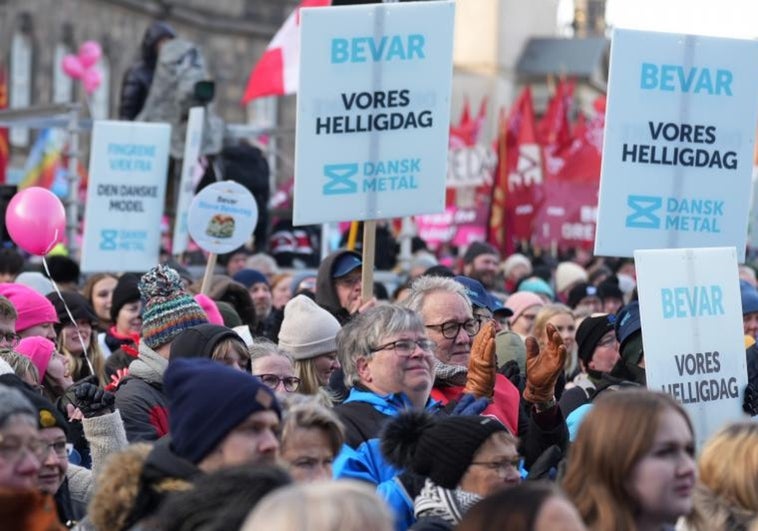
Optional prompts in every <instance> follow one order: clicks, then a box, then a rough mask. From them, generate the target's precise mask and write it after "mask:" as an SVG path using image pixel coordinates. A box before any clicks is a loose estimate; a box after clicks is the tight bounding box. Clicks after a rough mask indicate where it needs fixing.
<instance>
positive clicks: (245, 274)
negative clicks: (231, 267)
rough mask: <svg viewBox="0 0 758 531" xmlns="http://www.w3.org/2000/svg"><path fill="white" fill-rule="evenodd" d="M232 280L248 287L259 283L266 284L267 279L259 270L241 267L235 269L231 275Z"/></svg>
mask: <svg viewBox="0 0 758 531" xmlns="http://www.w3.org/2000/svg"><path fill="white" fill-rule="evenodd" d="M232 280H235V281H236V282H239V283H240V284H242V285H243V286H245V287H246V288H248V289H249V288H250V286H252V285H254V284H259V283H263V284H266V285H267V286H268V279H267V278H266V276H265V275H264V274H263V273H261V272H260V271H256V270H255V269H242V270H240V271H237V272H236V273H235V274H234V276H233V277H232Z"/></svg>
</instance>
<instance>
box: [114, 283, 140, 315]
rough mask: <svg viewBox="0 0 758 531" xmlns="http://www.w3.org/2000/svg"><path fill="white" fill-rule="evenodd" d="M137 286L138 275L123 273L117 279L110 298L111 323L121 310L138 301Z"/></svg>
mask: <svg viewBox="0 0 758 531" xmlns="http://www.w3.org/2000/svg"><path fill="white" fill-rule="evenodd" d="M138 284H139V275H138V274H136V273H125V274H123V275H121V277H119V279H118V282H117V283H116V287H115V288H114V289H113V296H112V298H111V321H113V322H114V323H115V322H116V319H117V318H118V312H120V311H121V308H123V307H124V306H126V305H127V304H130V303H132V302H137V301H138V300H139V299H140V295H139V288H138V287H137V285H138Z"/></svg>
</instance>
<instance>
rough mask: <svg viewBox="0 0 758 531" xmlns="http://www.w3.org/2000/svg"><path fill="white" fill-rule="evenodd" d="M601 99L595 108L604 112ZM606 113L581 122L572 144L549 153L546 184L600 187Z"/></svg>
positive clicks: (546, 166)
mask: <svg viewBox="0 0 758 531" xmlns="http://www.w3.org/2000/svg"><path fill="white" fill-rule="evenodd" d="M601 99H602V100H604V99H605V98H604V96H601V97H600V98H598V104H597V105H596V108H602V109H604V104H603V103H602V101H599V100H601ZM604 127H605V114H604V113H602V112H598V113H597V114H596V115H595V116H594V117H593V118H592V119H591V120H589V121H586V120H584V119H580V120H579V121H578V123H577V127H576V128H575V136H574V139H573V140H572V142H571V143H570V144H569V145H568V146H565V147H564V148H563V149H562V150H559V151H556V152H553V153H549V152H548V150H546V158H545V173H546V180H547V181H562V182H575V183H589V184H594V185H595V186H598V185H599V184H600V162H601V157H602V152H603V129H604Z"/></svg>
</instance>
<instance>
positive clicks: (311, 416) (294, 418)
mask: <svg viewBox="0 0 758 531" xmlns="http://www.w3.org/2000/svg"><path fill="white" fill-rule="evenodd" d="M299 429H300V430H311V429H317V430H322V431H324V432H325V433H326V435H327V437H328V439H329V445H330V446H331V450H332V453H333V454H334V457H336V456H337V454H338V453H339V451H340V448H341V447H342V444H343V443H344V442H345V427H344V426H343V425H342V422H341V421H340V420H339V419H338V418H337V415H335V414H334V413H333V412H332V410H330V409H327V408H325V407H324V406H322V405H320V404H318V403H317V402H316V401H315V400H314V399H310V400H309V401H307V402H303V403H300V404H297V405H294V406H292V407H291V408H289V409H288V410H286V411H285V413H284V422H283V424H282V436H281V441H282V449H284V448H285V447H286V446H287V443H288V442H289V441H290V439H291V437H292V435H293V434H294V433H295V432H296V431H297V430H299Z"/></svg>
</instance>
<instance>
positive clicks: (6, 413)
mask: <svg viewBox="0 0 758 531" xmlns="http://www.w3.org/2000/svg"><path fill="white" fill-rule="evenodd" d="M13 415H27V416H28V417H30V418H31V419H32V421H33V422H34V424H35V425H36V423H37V410H36V409H34V407H33V406H32V404H31V402H29V399H28V398H26V397H25V396H24V394H23V393H22V392H21V391H19V390H18V389H13V388H12V387H7V386H5V385H0V427H2V426H4V425H5V423H6V422H7V421H8V419H9V418H10V417H11V416H13Z"/></svg>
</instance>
